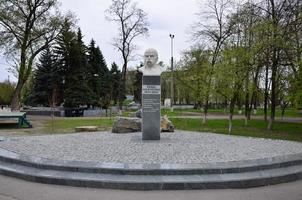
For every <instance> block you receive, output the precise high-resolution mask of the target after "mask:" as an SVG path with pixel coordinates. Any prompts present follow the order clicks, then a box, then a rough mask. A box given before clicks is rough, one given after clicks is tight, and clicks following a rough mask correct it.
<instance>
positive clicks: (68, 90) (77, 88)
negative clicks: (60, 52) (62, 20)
mask: <svg viewBox="0 0 302 200" xmlns="http://www.w3.org/2000/svg"><path fill="white" fill-rule="evenodd" d="M82 38H83V36H82V33H81V30H80V29H78V32H77V34H76V40H75V41H74V40H72V41H71V44H70V51H69V59H68V60H69V62H70V63H69V66H68V67H69V68H68V69H67V71H66V72H67V73H66V74H65V77H66V78H65V90H64V99H65V103H64V106H65V107H79V106H81V105H87V104H90V103H91V101H92V100H91V99H92V95H91V94H92V92H91V89H90V88H89V87H88V80H87V66H88V64H87V57H86V46H85V45H84V43H83V41H82Z"/></svg>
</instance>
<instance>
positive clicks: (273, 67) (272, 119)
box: [267, 66, 277, 130]
mask: <svg viewBox="0 0 302 200" xmlns="http://www.w3.org/2000/svg"><path fill="white" fill-rule="evenodd" d="M276 68H277V66H272V94H271V117H270V120H269V123H268V126H267V129H268V130H272V128H273V123H274V121H275V111H276V84H277V83H276V73H277V69H276Z"/></svg>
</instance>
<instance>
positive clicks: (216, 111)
mask: <svg viewBox="0 0 302 200" xmlns="http://www.w3.org/2000/svg"><path fill="white" fill-rule="evenodd" d="M188 112H190V113H200V115H202V113H203V111H202V110H200V109H174V111H173V112H171V111H170V109H166V108H165V109H162V110H161V114H162V115H165V114H167V115H168V116H180V115H186V114H187V113H188ZM208 113H209V114H228V110H226V111H225V110H224V109H209V110H208ZM234 114H238V109H235V111H234ZM241 115H244V110H242V114H241ZM252 115H257V116H261V115H264V111H263V109H260V108H259V109H257V113H256V114H253V113H252ZM269 115H270V110H268V116H269ZM276 117H281V109H280V108H277V109H276ZM285 117H302V114H300V113H299V112H298V110H296V109H294V108H288V109H286V110H285Z"/></svg>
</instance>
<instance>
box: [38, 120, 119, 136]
mask: <svg viewBox="0 0 302 200" xmlns="http://www.w3.org/2000/svg"><path fill="white" fill-rule="evenodd" d="M113 121H114V118H97V119H85V118H71V119H66V118H62V119H60V118H59V119H55V120H54V121H53V122H52V120H49V121H47V122H45V124H44V128H43V129H42V132H45V133H52V132H54V133H70V132H74V130H75V127H77V126H98V127H99V128H100V129H101V130H109V129H111V127H112V124H113Z"/></svg>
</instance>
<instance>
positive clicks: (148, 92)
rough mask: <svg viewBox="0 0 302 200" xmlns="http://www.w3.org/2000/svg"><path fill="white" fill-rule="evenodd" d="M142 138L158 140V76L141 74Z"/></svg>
mask: <svg viewBox="0 0 302 200" xmlns="http://www.w3.org/2000/svg"><path fill="white" fill-rule="evenodd" d="M142 84H143V85H142V139H143V140H160V76H143V82H142Z"/></svg>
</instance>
